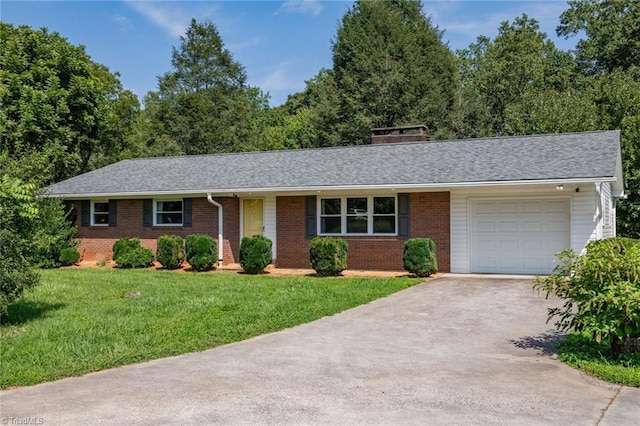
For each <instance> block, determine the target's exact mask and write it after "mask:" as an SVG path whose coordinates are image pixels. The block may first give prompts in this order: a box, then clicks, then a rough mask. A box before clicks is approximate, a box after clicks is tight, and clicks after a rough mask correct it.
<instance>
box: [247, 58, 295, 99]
mask: <svg viewBox="0 0 640 426" xmlns="http://www.w3.org/2000/svg"><path fill="white" fill-rule="evenodd" d="M292 65H293V64H292V63H291V62H282V63H280V64H278V65H276V66H275V68H273V69H272V70H271V71H270V72H269V73H268V74H267V75H265V76H264V77H262V78H261V79H260V81H258V82H257V84H256V85H257V86H258V87H260V88H261V89H262V90H264V91H265V92H271V93H272V94H273V93H274V92H280V91H287V92H288V93H293V92H295V91H298V90H300V89H302V88H304V80H303V79H299V78H296V76H293V75H291V67H292Z"/></svg>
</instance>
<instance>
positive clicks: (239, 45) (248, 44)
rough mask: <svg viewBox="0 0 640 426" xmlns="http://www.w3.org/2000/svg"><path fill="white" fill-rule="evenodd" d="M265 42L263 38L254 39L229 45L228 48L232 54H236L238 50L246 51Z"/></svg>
mask: <svg viewBox="0 0 640 426" xmlns="http://www.w3.org/2000/svg"><path fill="white" fill-rule="evenodd" d="M263 42H264V40H263V39H262V37H253V38H250V39H247V40H243V41H239V42H235V43H234V42H232V43H229V44H228V45H227V46H226V48H227V49H229V50H230V51H232V52H236V51H238V50H242V49H246V48H247V47H253V46H257V45H259V44H262V43H263Z"/></svg>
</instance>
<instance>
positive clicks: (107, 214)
mask: <svg viewBox="0 0 640 426" xmlns="http://www.w3.org/2000/svg"><path fill="white" fill-rule="evenodd" d="M96 203H98V204H106V205H107V211H106V212H98V213H97V214H100V215H104V216H106V217H107V222H106V223H96V220H95V214H96V211H95V205H96ZM90 223H91V226H109V200H91V222H90Z"/></svg>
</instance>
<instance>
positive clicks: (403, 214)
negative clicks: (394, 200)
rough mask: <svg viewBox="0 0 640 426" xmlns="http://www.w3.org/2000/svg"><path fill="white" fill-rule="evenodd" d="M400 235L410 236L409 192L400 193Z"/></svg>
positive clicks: (404, 237)
mask: <svg viewBox="0 0 640 426" xmlns="http://www.w3.org/2000/svg"><path fill="white" fill-rule="evenodd" d="M398 237H400V239H407V238H409V194H398Z"/></svg>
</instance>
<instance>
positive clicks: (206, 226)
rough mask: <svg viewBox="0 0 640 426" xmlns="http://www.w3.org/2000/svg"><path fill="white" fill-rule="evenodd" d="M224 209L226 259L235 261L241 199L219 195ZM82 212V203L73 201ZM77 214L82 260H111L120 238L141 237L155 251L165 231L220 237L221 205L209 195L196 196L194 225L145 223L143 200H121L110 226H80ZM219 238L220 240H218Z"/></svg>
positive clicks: (230, 261) (193, 209)
mask: <svg viewBox="0 0 640 426" xmlns="http://www.w3.org/2000/svg"><path fill="white" fill-rule="evenodd" d="M215 200H216V201H217V202H219V203H220V204H222V208H223V210H224V223H223V227H224V228H223V232H224V262H225V263H235V262H236V259H238V256H239V251H240V228H239V217H240V202H239V201H238V198H231V197H228V198H216V199H215ZM74 205H75V207H76V209H77V211H78V213H80V208H81V207H80V203H79V202H76V203H74ZM80 217H81V215H80V214H78V215H77V223H76V225H77V227H78V232H77V234H76V237H77V238H78V239H79V241H80V246H79V247H78V250H79V251H80V254H81V256H82V260H97V261H100V260H109V259H111V248H112V247H113V244H114V243H115V242H116V241H117V240H118V239H119V238H140V240H141V241H142V245H143V246H144V247H147V248H150V249H151V250H153V251H154V252H155V250H156V240H157V238H158V237H159V236H161V235H164V234H172V235H180V236H181V237H183V238H184V237H186V236H187V235H190V234H208V235H211V236H212V237H214V238H216V240H217V238H218V209H217V207H215V206H213V205H211V204H209V202H208V201H207V200H206V198H194V199H193V206H192V219H193V226H191V227H183V226H178V227H175V226H150V227H144V226H142V221H143V200H141V199H136V200H118V213H117V224H116V226H113V227H108V226H81V224H80ZM216 242H217V241H216Z"/></svg>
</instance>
